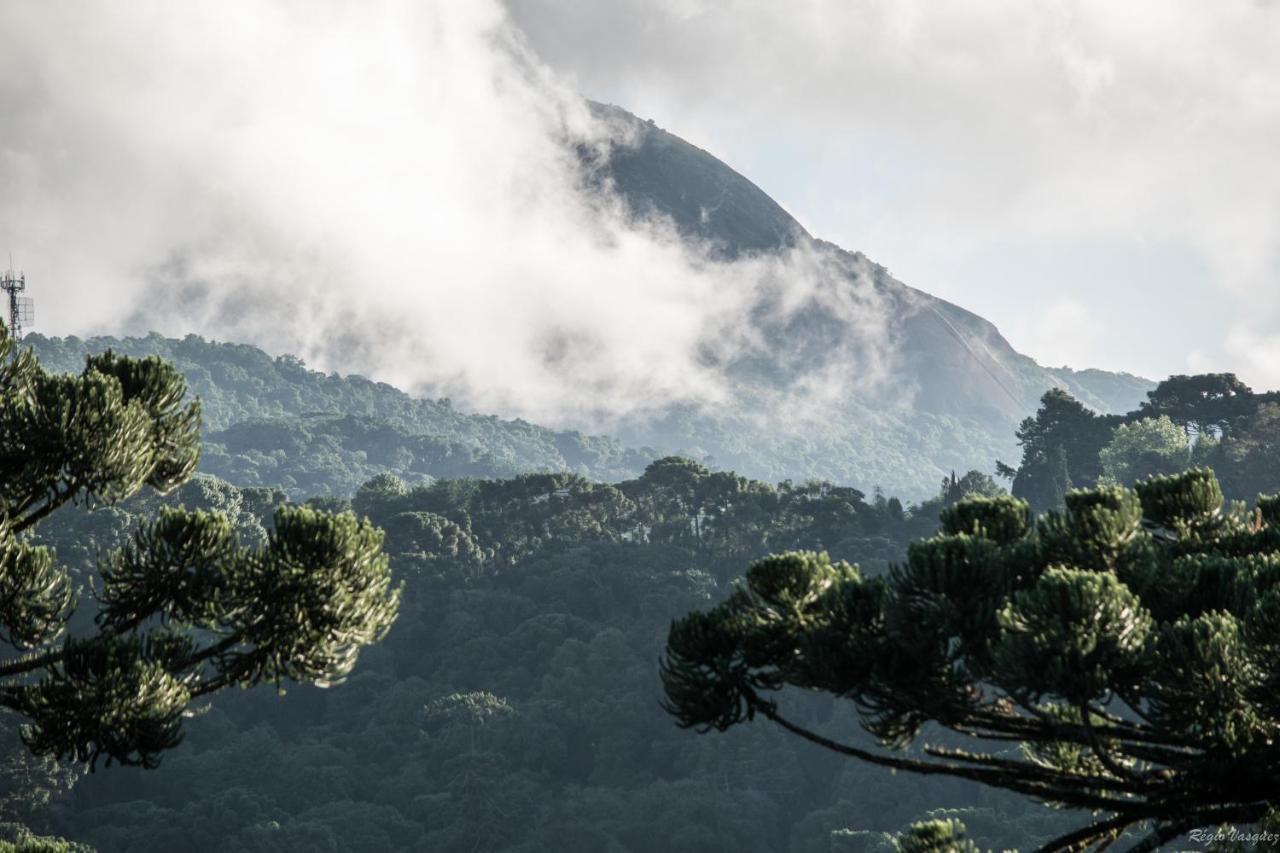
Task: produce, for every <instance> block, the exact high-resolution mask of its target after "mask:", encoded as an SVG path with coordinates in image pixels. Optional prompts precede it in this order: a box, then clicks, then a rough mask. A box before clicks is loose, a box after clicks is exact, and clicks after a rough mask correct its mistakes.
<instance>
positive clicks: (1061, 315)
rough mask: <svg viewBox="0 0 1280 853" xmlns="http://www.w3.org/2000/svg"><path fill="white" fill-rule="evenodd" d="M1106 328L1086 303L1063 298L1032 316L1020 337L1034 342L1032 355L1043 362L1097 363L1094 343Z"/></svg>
mask: <svg viewBox="0 0 1280 853" xmlns="http://www.w3.org/2000/svg"><path fill="white" fill-rule="evenodd" d="M1020 331H1021V330H1020ZM1104 331H1105V327H1104V326H1103V324H1102V322H1101V321H1100V320H1098V318H1096V317H1095V316H1094V315H1093V314H1092V313H1091V312H1090V311H1089V309H1088V308H1087V307H1086V306H1085V305H1083V304H1081V303H1080V302H1077V301H1076V300H1074V299H1060V300H1058V301H1056V302H1054V303H1053V304H1051V305H1050V306H1049V308H1048V310H1046V311H1045V312H1044V313H1042V314H1039V315H1037V316H1036V317H1034V318H1032V320H1031V322H1030V323H1029V324H1028V328H1027V329H1026V330H1025V331H1022V333H1021V334H1019V338H1020V339H1023V340H1026V341H1028V342H1031V343H1032V347H1031V348H1030V350H1029V354H1030V355H1032V356H1034V357H1035V358H1036V360H1037V361H1039V362H1040V363H1041V364H1044V365H1048V366H1055V367H1056V366H1059V365H1067V366H1070V365H1080V364H1093V363H1096V358H1095V346H1096V344H1097V341H1098V339H1099V338H1100V337H1101V336H1102V335H1103V333H1104Z"/></svg>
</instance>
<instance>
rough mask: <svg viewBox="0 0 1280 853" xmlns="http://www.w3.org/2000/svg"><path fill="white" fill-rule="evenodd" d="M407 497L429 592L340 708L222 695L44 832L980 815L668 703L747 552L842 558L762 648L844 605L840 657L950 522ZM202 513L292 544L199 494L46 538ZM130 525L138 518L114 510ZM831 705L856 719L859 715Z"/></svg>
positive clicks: (577, 487) (225, 494)
mask: <svg viewBox="0 0 1280 853" xmlns="http://www.w3.org/2000/svg"><path fill="white" fill-rule="evenodd" d="M964 479H965V478H964V477H957V481H962V480H964ZM380 484H381V485H386V481H385V480H382V481H380ZM196 486H198V487H199V489H198V491H196V489H195V487H196ZM391 486H392V487H391V488H385V489H383V488H379V484H372V485H371V486H370V488H369V489H366V490H363V493H364V494H365V495H366V496H369V497H373V496H377V499H376V500H371V502H370V503H369V504H368V507H369V512H370V513H371V519H372V521H373V522H374V523H376V524H377V526H378V527H380V528H382V529H384V530H385V531H386V539H385V544H384V550H385V552H386V553H387V554H388V555H389V557H390V559H391V564H392V570H393V572H394V573H395V574H396V575H398V576H399V577H401V578H403V580H404V584H405V589H404V594H403V598H402V604H401V609H402V614H401V616H400V618H399V619H398V620H397V622H396V624H395V626H394V627H393V628H392V630H391V631H390V632H389V633H388V636H387V637H386V639H385V640H384V641H383V642H382V643H380V644H379V645H378V646H376V647H375V648H374V649H371V650H369V651H368V652H366V653H365V654H364V655H363V656H362V658H361V662H360V666H359V668H358V669H357V670H356V671H355V672H354V673H353V674H352V676H351V677H350V678H349V679H348V682H347V683H346V685H344V687H343V688H342V689H341V690H336V691H318V690H314V689H312V688H298V689H291V690H290V691H289V694H288V696H286V697H284V698H283V699H282V700H276V699H275V697H272V696H264V695H262V694H260V693H258V692H241V691H232V692H230V693H222V694H218V695H217V696H216V697H214V698H213V700H212V703H211V705H212V707H211V708H210V709H209V710H208V711H207V712H206V714H205V716H204V717H203V718H202V719H201V720H200V722H199V724H198V725H191V726H188V727H187V732H186V740H185V741H184V743H183V746H182V748H181V749H179V750H177V751H176V752H174V753H172V754H170V755H168V756H167V757H166V759H165V764H164V766H163V768H162V770H161V772H159V773H123V774H116V773H112V774H96V776H93V777H89V778H87V779H85V780H82V781H81V782H79V783H78V784H77V786H76V788H75V789H74V790H73V791H72V793H71V797H70V800H69V801H62V802H60V803H55V805H54V808H52V809H50V811H51V812H52V814H53V815H54V816H55V818H56V819H55V820H53V822H52V823H51V824H50V825H49V826H48V827H47V829H46V828H44V827H42V831H53V832H56V833H58V834H61V835H64V836H68V837H73V838H81V839H84V840H86V841H89V842H91V843H93V844H94V845H95V846H96V847H97V848H98V849H99V850H101V851H102V853H110V851H117V850H130V851H156V853H159V851H166V853H167V851H169V850H172V849H184V850H188V849H189V850H193V851H206V850H207V851H218V853H222V851H226V850H263V851H266V850H281V849H283V850H297V851H309V850H312V849H317V848H318V849H337V850H353V851H360V853H365V851H368V853H374V851H378V852H379V853H380V851H383V850H420V849H429V850H445V851H452V850H459V851H471V850H474V849H476V848H477V845H479V848H480V849H512V850H528V851H539V853H543V851H545V853H551V851H555V853H564V851H583V853H587V851H598V850H609V849H615V850H633V851H654V853H658V851H667V850H678V849H688V850H705V851H709V852H710V851H719V850H723V849H725V848H726V847H728V848H732V849H741V850H747V851H759V853H772V851H776V850H784V849H788V848H789V847H790V849H794V850H797V851H799V850H804V851H806V853H807V851H810V850H822V851H824V853H826V851H828V850H830V849H841V850H858V849H861V848H859V847H857V846H849V845H852V844H854V841H853V840H852V836H849V838H848V839H846V836H843V835H840V836H837V835H835V834H833V833H834V832H835V831H836V830H841V829H847V830H849V831H850V832H862V831H865V832H866V833H869V834H872V835H875V836H876V837H881V836H883V837H884V838H885V839H889V840H892V838H893V836H894V835H895V833H897V832H898V831H899V830H901V829H902V827H904V826H906V825H907V824H909V823H911V822H912V821H914V820H917V819H919V818H920V817H921V816H927V817H934V815H926V812H928V810H929V809H931V808H934V807H937V806H950V807H953V808H959V807H962V806H967V805H972V804H973V802H974V797H973V795H972V793H971V792H969V791H966V790H964V789H963V788H961V787H959V786H951V787H947V786H940V785H938V784H930V785H929V786H927V787H924V788H921V787H920V786H919V785H918V784H917V782H916V781H915V780H913V779H911V778H908V777H906V776H903V777H900V778H898V779H894V780H888V782H886V781H885V780H882V779H880V778H878V777H877V776H876V775H874V774H861V773H856V772H851V770H850V768H846V767H843V766H841V765H840V764H839V763H837V762H833V761H827V760H825V758H824V757H821V756H819V757H816V758H815V757H814V756H812V755H809V754H807V753H806V752H805V751H804V750H803V749H802V748H799V747H798V745H797V744H793V743H791V742H789V741H788V740H787V739H785V737H783V736H780V735H778V734H777V733H774V732H771V731H768V730H764V729H760V728H759V727H757V728H756V729H755V730H748V731H744V732H743V735H744V736H743V737H737V736H736V735H737V733H736V732H735V733H734V735H730V736H728V737H725V738H722V739H716V740H712V739H709V738H708V739H702V740H699V741H695V742H693V743H690V742H689V741H688V740H687V739H686V738H685V737H684V736H683V734H682V733H681V732H679V731H677V730H674V729H673V728H672V727H671V726H670V725H669V718H668V717H667V716H666V715H665V714H664V713H663V712H662V710H661V708H660V707H659V706H658V703H657V702H655V701H654V685H655V681H656V678H657V673H656V666H655V659H656V658H657V657H658V654H659V652H660V651H661V648H662V642H663V638H664V635H665V631H666V628H667V627H668V626H669V623H670V620H671V619H672V618H674V617H676V616H678V615H679V614H682V613H686V612H688V611H689V610H691V609H694V608H698V607H704V606H706V605H707V603H708V601H709V600H710V599H711V598H712V597H715V596H719V595H721V594H722V593H727V592H729V590H730V589H731V588H732V587H733V586H734V584H733V578H734V576H736V575H737V574H738V573H739V571H740V566H741V565H742V562H743V561H744V560H745V561H747V562H751V561H754V560H755V559H756V558H759V557H762V556H764V555H765V554H767V552H768V551H769V549H770V548H771V547H772V545H773V543H777V544H778V545H781V546H783V547H795V548H798V549H802V550H805V551H809V552H811V553H816V552H819V551H821V550H828V551H829V552H830V553H831V555H832V556H831V558H830V559H829V560H827V562H826V565H827V567H828V568H827V569H825V570H824V571H826V572H830V573H831V575H830V579H831V581H832V583H831V584H830V586H829V587H827V590H826V591H825V592H823V591H822V590H821V589H815V588H807V586H808V585H807V581H806V582H805V584H802V585H801V586H796V585H795V584H794V583H793V581H794V580H795V579H796V578H797V577H800V578H801V579H804V578H807V574H805V573H798V572H797V567H796V566H794V565H789V564H787V563H785V562H783V563H780V564H776V565H772V566H771V567H769V568H768V569H762V570H761V571H760V572H757V573H755V574H754V575H753V577H754V580H755V583H756V585H757V586H758V587H759V592H760V594H761V595H762V596H763V597H762V598H761V599H760V601H761V602H771V604H769V605H768V606H770V607H773V608H774V609H779V616H778V618H777V619H774V618H773V617H768V616H766V617H765V621H764V624H763V625H762V626H760V628H759V634H760V636H761V643H760V646H759V648H758V650H757V653H759V654H776V653H777V650H774V649H770V648H769V646H768V644H767V641H768V639H769V637H770V636H778V633H777V630H778V628H779V627H780V626H781V627H782V628H784V629H785V626H786V625H787V624H790V620H793V619H794V618H796V617H795V616H794V615H792V614H793V613H794V611H796V610H797V609H798V610H799V612H800V615H801V617H803V615H804V614H805V613H807V612H811V611H814V610H815V609H816V605H817V602H816V601H812V599H813V598H814V596H817V597H818V598H822V597H823V596H835V595H836V593H837V592H839V593H840V596H839V598H833V599H831V600H829V601H828V603H827V604H826V605H823V606H824V607H827V608H828V609H829V610H830V611H831V612H832V613H833V614H834V615H833V616H832V617H831V618H829V619H826V620H824V621H823V623H821V624H816V623H815V624H813V625H812V631H813V635H814V641H813V643H812V644H811V645H810V647H809V648H811V649H813V650H814V652H815V653H817V652H818V651H820V650H826V649H830V648H836V649H839V648H840V647H839V646H837V645H836V644H834V643H832V642H829V641H821V640H820V639H819V637H820V635H821V634H822V633H823V632H830V633H831V634H840V633H846V634H847V633H849V632H850V631H853V630H858V629H859V628H860V626H863V625H864V624H865V623H866V621H867V616H868V615H872V614H875V613H877V612H879V609H880V604H879V603H878V601H877V600H876V598H875V595H876V592H875V590H877V589H880V588H882V587H883V583H884V581H883V580H880V579H878V578H879V576H881V575H883V573H884V570H885V568H886V567H887V565H888V564H889V563H890V562H893V561H897V560H901V559H903V557H904V548H905V545H906V542H907V541H908V540H909V539H910V538H912V537H913V536H916V535H918V534H917V531H919V532H921V533H924V534H929V533H933V532H934V531H935V530H936V527H937V520H936V516H935V517H933V518H930V517H929V516H928V515H926V514H924V513H925V512H926V511H925V510H923V509H922V508H921V507H920V506H916V507H911V506H908V507H906V508H903V507H901V505H900V504H899V507H898V510H897V511H896V512H895V511H894V510H892V509H891V508H890V503H891V502H890V501H889V500H888V499H881V500H879V501H877V500H875V499H868V498H866V497H864V496H863V495H862V494H861V493H860V492H858V491H857V490H855V489H850V488H847V487H837V486H832V485H830V484H825V483H805V484H795V483H785V484H782V485H780V486H771V485H767V484H764V483H759V482H755V481H751V480H747V479H745V478H741V477H736V476H734V475H728V474H724V473H719V472H712V471H708V470H706V468H705V466H700V465H697V464H685V463H681V462H678V461H675V460H668V461H666V462H664V463H663V464H661V465H658V466H655V468H654V469H653V471H652V472H651V474H650V475H643V476H640V477H636V478H634V479H631V480H626V481H623V482H619V483H615V484H600V483H592V482H589V481H586V480H584V479H582V478H580V477H575V476H573V475H569V474H536V475H526V476H521V477H518V478H513V479H510V480H505V481H482V480H463V481H437V482H434V483H431V484H429V485H421V484H419V485H410V484H405V487H404V488H401V487H399V486H397V485H395V484H394V483H392V484H391ZM178 500H182V501H184V502H186V503H187V504H188V505H189V506H195V507H199V508H201V509H205V510H206V511H208V510H210V509H212V508H213V507H214V506H215V505H217V506H239V507H240V511H239V515H238V516H235V518H237V519H238V522H236V523H235V524H233V526H234V527H236V528H237V529H249V528H252V527H253V525H254V523H255V522H257V521H259V520H261V522H262V523H264V524H266V525H267V526H270V523H271V516H272V514H273V513H274V511H275V502H276V501H278V500H279V495H278V494H275V493H265V492H255V491H246V492H244V493H242V494H241V495H240V497H239V498H237V497H236V496H235V494H234V490H226V489H225V488H224V487H221V486H216V485H215V484H213V483H203V484H200V483H196V484H189V485H188V486H186V487H183V489H180V490H179V492H178V493H177V494H176V495H175V496H173V497H171V498H168V499H166V501H165V502H163V503H156V504H153V503H149V502H148V503H137V498H135V499H134V501H133V502H128V503H126V504H123V505H121V506H119V507H116V508H113V509H112V510H105V511H104V512H97V513H92V514H87V515H81V514H71V515H64V514H59V515H57V516H55V517H54V518H52V519H50V521H49V523H48V524H47V525H44V526H42V527H41V533H42V535H47V536H49V537H51V538H56V540H57V541H58V542H59V543H61V542H65V541H71V540H75V539H77V538H79V539H83V540H88V541H90V542H92V543H100V544H101V545H102V546H103V547H114V545H113V543H116V542H117V538H116V537H118V536H119V537H123V541H124V542H125V543H126V544H127V543H129V542H132V540H133V534H132V532H131V531H133V530H134V528H135V526H136V521H135V519H134V518H133V517H132V516H133V515H134V514H136V515H141V516H146V517H152V518H158V517H161V516H162V515H163V509H164V506H166V505H168V502H170V501H175V502H176V501H178ZM325 505H326V506H331V507H332V508H334V509H341V508H343V506H344V504H343V503H342V502H340V501H334V502H325ZM931 505H934V506H936V504H931ZM113 511H118V512H120V513H122V515H121V516H120V517H119V518H116V517H115V516H112V515H104V513H110V512H113ZM105 521H111V522H112V524H111V525H110V529H109V530H108V529H107V526H106V525H105ZM63 528H67V529H63ZM126 533H127V535H126ZM77 534H78V535H77ZM59 547H60V548H61V547H62V546H61V545H59ZM842 560H846V561H852V560H858V561H859V562H861V564H862V565H863V567H864V569H865V571H863V572H860V573H859V575H860V577H861V583H860V584H853V583H839V582H838V580H839V578H840V577H841V576H842V575H841V572H842V571H844V570H843V569H837V567H838V565H839V563H840V561H842ZM748 586H749V585H748V583H747V582H746V581H745V580H744V581H743V582H742V584H741V587H743V588H747V587H748ZM787 602H790V603H787ZM784 603H786V604H785V607H786V608H788V609H785V610H781V609H780V608H781V607H782V606H783V605H784ZM749 612H750V611H749V609H747V608H746V607H745V606H744V613H749ZM784 617H785V618H784ZM992 618H994V617H992ZM771 626H772V627H771ZM855 663H857V661H856V659H841V660H839V661H834V662H831V663H830V664H829V665H828V664H823V663H821V662H820V661H818V660H816V659H815V660H814V662H813V664H812V666H811V668H812V671H813V672H814V673H817V672H820V671H822V670H824V669H832V668H834V669H838V670H839V671H841V672H851V671H854V670H855V669H856V667H855ZM804 707H805V708H806V709H807V711H808V712H809V713H811V714H812V715H814V718H815V719H823V720H829V721H830V722H831V723H833V724H839V721H840V719H841V717H840V716H839V709H838V708H833V707H831V706H830V705H829V704H827V703H822V702H819V701H812V702H808V703H804ZM982 805H983V806H984V808H986V809H987V810H988V811H989V812H990V814H991V817H989V818H988V819H985V820H978V822H976V823H975V822H974V821H975V820H977V818H976V817H974V816H971V815H970V814H968V813H967V812H966V813H965V814H963V815H961V814H954V815H953V814H950V813H948V814H947V815H946V817H960V818H963V819H964V820H965V821H966V823H967V824H968V825H969V826H970V828H971V830H972V831H973V833H972V835H973V838H974V839H975V840H976V841H978V842H979V843H981V844H985V845H987V846H995V847H997V848H998V847H1000V846H1012V845H1014V844H1024V843H1025V844H1029V845H1030V844H1034V843H1035V842H1036V841H1037V840H1039V839H1047V838H1048V837H1049V835H1050V834H1051V831H1050V830H1046V829H1044V828H1043V827H1042V826H1041V825H1040V824H1038V823H1036V822H1035V821H1034V819H1032V820H1028V819H1026V814H1027V810H1026V809H1025V808H1024V807H1022V806H1021V805H1019V804H1017V803H1016V802H1014V801H1012V800H1011V799H1010V798H1004V799H1000V798H998V797H996V798H986V799H983V800H982ZM1044 823H1045V825H1048V826H1053V824H1052V820H1051V818H1050V819H1045V821H1044ZM842 839H845V840H848V844H847V845H845V846H840V847H836V846H834V845H836V844H839V843H843V841H842ZM815 845H820V846H815Z"/></svg>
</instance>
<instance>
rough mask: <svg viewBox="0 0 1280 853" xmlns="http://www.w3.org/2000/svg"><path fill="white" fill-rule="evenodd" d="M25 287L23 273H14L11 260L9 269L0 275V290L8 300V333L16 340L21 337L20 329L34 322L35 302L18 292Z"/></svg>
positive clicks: (25, 280)
mask: <svg viewBox="0 0 1280 853" xmlns="http://www.w3.org/2000/svg"><path fill="white" fill-rule="evenodd" d="M26 289H27V277H26V275H25V274H22V273H18V274H15V273H14V271H13V262H12V261H10V262H9V270H8V272H6V273H5V274H4V275H3V276H0V290H3V291H4V293H5V296H6V297H8V301H9V334H10V335H11V336H12V337H13V339H14V340H15V341H16V340H18V339H19V338H21V337H22V330H23V329H24V328H25V327H27V326H30V325H31V324H32V323H34V322H35V319H36V312H35V303H34V302H33V301H32V300H31V297H29V296H21V295H20V294H21V293H22V292H23V291H25V290H26Z"/></svg>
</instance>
